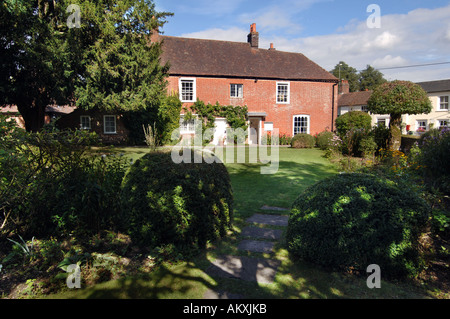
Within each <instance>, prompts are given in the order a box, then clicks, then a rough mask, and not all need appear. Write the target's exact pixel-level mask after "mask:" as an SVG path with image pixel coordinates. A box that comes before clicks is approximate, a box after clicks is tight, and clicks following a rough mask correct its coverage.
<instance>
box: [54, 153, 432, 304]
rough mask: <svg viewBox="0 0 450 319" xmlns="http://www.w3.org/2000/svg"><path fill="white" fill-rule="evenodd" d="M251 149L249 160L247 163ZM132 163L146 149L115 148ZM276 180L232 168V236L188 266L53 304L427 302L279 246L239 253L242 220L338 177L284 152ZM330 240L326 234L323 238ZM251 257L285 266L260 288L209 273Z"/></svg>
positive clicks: (321, 164)
mask: <svg viewBox="0 0 450 319" xmlns="http://www.w3.org/2000/svg"><path fill="white" fill-rule="evenodd" d="M248 150H249V149H248V148H246V151H247V153H246V158H247V159H248ZM100 151H101V150H100ZM114 152H121V153H123V154H124V155H125V156H127V157H129V158H130V159H133V160H136V159H138V158H139V157H140V156H142V155H144V154H145V153H146V152H147V150H146V149H145V148H117V149H114ZM279 152H280V153H279V161H280V162H279V169H278V172H277V173H276V174H272V175H262V174H260V173H261V167H262V166H263V164H261V163H254V164H249V163H228V164H226V166H227V168H228V171H229V173H230V177H231V181H232V186H233V191H234V197H235V222H234V232H231V233H230V235H229V236H228V237H227V238H226V239H225V240H223V241H220V242H217V243H213V244H211V245H210V246H209V248H208V250H207V251H206V252H204V253H202V254H201V255H200V256H196V257H195V258H192V259H191V260H189V261H181V262H178V263H174V264H167V263H165V264H163V265H161V267H159V269H158V270H156V271H153V272H151V273H148V274H144V275H138V276H131V277H127V278H123V279H118V280H114V281H109V282H106V283H101V284H98V285H95V286H93V287H88V288H84V289H80V290H72V291H69V292H67V293H64V294H58V295H53V296H51V298H83V299H84V298H159V299H170V298H178V299H185V298H186V299H201V298H202V296H203V294H204V293H205V291H206V290H207V289H213V290H222V291H227V292H230V293H238V294H241V295H244V296H245V297H246V298H280V299H289V298H292V299H309V298H321V299H322V298H327V299H328V298H388V299H389V298H424V297H429V296H428V295H427V294H426V293H425V291H424V290H423V289H419V288H417V287H415V286H413V285H411V284H409V283H389V282H385V281H382V288H381V289H369V288H368V287H367V285H366V278H361V277H357V276H353V275H350V274H348V275H343V274H338V273H332V272H328V271H325V270H323V269H320V268H318V267H316V266H314V265H311V264H307V263H304V262H300V261H295V260H292V259H291V258H290V256H289V254H288V252H287V250H286V248H285V246H284V242H283V240H281V241H280V242H279V243H278V244H277V245H276V246H275V252H274V253H273V254H271V255H268V254H256V253H249V252H242V251H238V250H237V248H236V247H237V244H238V242H239V240H240V238H239V233H240V231H241V229H242V227H243V225H244V220H245V219H246V218H247V217H250V216H251V215H253V214H254V213H257V212H261V211H260V208H261V207H262V206H263V205H268V206H279V207H286V208H289V207H290V206H291V204H292V202H293V201H294V200H295V199H296V197H297V196H298V195H299V194H300V193H301V192H302V191H303V190H304V189H305V188H307V187H308V186H310V185H312V184H314V183H316V182H317V181H319V180H321V179H323V178H326V177H328V176H331V175H333V174H336V173H337V169H336V167H335V166H333V165H332V164H331V163H330V162H329V161H328V160H327V159H325V158H324V157H323V156H322V155H323V152H322V151H320V150H318V149H291V148H280V151H279ZM324 236H326V234H324ZM223 254H232V255H249V256H264V257H270V258H275V259H278V260H280V261H281V266H280V268H279V270H278V272H277V276H276V278H275V282H274V283H272V284H265V285H263V284H257V283H253V282H245V281H241V280H234V279H223V278H212V277H210V276H208V275H207V274H206V273H205V270H206V269H207V268H208V266H209V265H210V261H211V260H213V259H214V258H216V257H217V256H219V255H223Z"/></svg>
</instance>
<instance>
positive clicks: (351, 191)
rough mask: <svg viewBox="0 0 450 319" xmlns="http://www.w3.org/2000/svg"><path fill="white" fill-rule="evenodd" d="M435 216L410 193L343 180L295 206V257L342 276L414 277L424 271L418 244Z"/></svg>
mask: <svg viewBox="0 0 450 319" xmlns="http://www.w3.org/2000/svg"><path fill="white" fill-rule="evenodd" d="M428 216H429V207H428V205H427V204H426V202H425V201H424V200H422V199H421V198H419V197H418V196H417V194H415V193H414V192H413V191H410V190H409V189H407V188H404V187H400V186H399V185H397V184H395V183H394V182H392V181H390V180H387V179H383V178H381V177H377V176H374V175H369V174H361V173H350V174H339V175H336V176H334V177H330V178H328V179H325V180H323V181H321V182H318V183H317V184H315V185H313V186H311V187H309V188H308V189H306V190H305V191H304V192H303V193H302V194H301V195H300V196H299V197H298V198H297V199H296V200H295V202H294V203H293V205H292V209H291V214H290V217H289V223H288V229H287V244H288V249H289V251H290V253H292V254H293V255H294V256H296V257H298V258H300V259H303V260H305V261H308V262H312V263H315V264H317V265H320V266H323V267H325V268H328V269H333V270H338V271H349V270H352V271H356V272H360V273H365V272H366V269H367V267H368V266H369V265H371V264H377V265H379V266H380V267H381V271H382V274H383V276H384V277H387V278H402V277H414V276H416V275H417V274H418V273H419V272H420V271H421V269H422V267H423V259H422V257H421V255H420V253H419V250H418V239H419V237H420V235H421V234H422V231H423V229H424V226H425V224H426V222H427V219H428Z"/></svg>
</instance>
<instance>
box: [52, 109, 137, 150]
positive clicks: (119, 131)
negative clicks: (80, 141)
mask: <svg viewBox="0 0 450 319" xmlns="http://www.w3.org/2000/svg"><path fill="white" fill-rule="evenodd" d="M122 119H123V115H122V114H116V113H109V112H102V111H98V110H83V109H79V108H77V109H76V110H75V111H73V112H72V113H70V114H68V115H66V116H63V117H61V118H60V119H59V120H58V126H59V127H62V128H72V129H80V130H88V131H92V132H95V133H97V135H98V137H99V141H100V142H102V143H104V144H126V143H127V142H128V134H129V131H128V129H127V128H126V126H125V124H124V121H123V120H122Z"/></svg>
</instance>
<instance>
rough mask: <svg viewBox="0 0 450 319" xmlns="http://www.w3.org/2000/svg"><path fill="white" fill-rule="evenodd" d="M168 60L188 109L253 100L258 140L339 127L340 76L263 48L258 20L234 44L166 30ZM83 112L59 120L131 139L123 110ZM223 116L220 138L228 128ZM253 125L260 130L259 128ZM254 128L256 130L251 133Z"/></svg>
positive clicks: (113, 139)
mask: <svg viewBox="0 0 450 319" xmlns="http://www.w3.org/2000/svg"><path fill="white" fill-rule="evenodd" d="M151 41H153V42H155V41H162V51H163V53H162V56H161V63H162V64H165V63H167V62H168V63H169V65H170V69H169V77H168V88H167V90H168V93H172V92H177V93H178V94H179V97H180V100H181V101H182V102H183V106H184V107H189V106H191V105H192V104H193V103H194V102H195V101H196V100H197V99H199V100H201V101H203V102H205V103H211V104H215V103H216V102H218V103H219V104H221V105H234V106H238V105H239V106H247V108H248V114H247V116H248V122H249V139H248V142H249V143H250V144H259V143H260V141H261V135H262V133H263V132H264V131H271V130H272V129H274V128H277V129H278V130H279V133H280V134H285V135H287V136H293V135H295V134H298V133H309V134H315V133H318V132H321V131H324V130H326V129H328V130H333V126H334V124H333V123H334V120H335V119H336V117H337V110H338V109H337V108H338V103H337V102H338V91H337V84H338V79H337V78H336V77H334V76H333V75H332V74H331V73H329V72H328V71H326V70H324V69H323V68H321V67H320V66H318V65H317V64H316V63H314V62H313V61H311V60H310V59H308V58H307V57H305V56H304V55H303V54H301V53H291V52H282V51H278V50H276V49H275V48H273V45H271V47H270V48H268V49H263V48H259V34H258V32H256V25H255V24H252V25H251V28H250V33H249V35H248V38H247V41H245V42H244V41H243V42H231V41H217V40H201V39H191V38H181V37H172V36H163V35H160V34H159V33H157V32H155V34H154V35H153V36H152V38H151ZM91 113H92V112H91V111H83V110H76V111H75V112H73V113H72V114H70V115H69V116H66V117H63V118H61V119H60V120H59V123H60V125H62V126H63V127H72V128H81V129H90V130H93V131H96V132H97V133H98V134H99V135H100V137H101V139H102V141H103V142H105V143H113V144H119V143H126V141H127V136H128V133H129V132H128V130H127V129H126V127H125V126H124V125H123V121H122V120H121V116H120V115H117V114H102V113H98V112H97V113H95V114H91ZM226 125H227V123H226V120H225V119H216V127H217V130H216V134H215V136H214V141H213V143H214V144H217V143H218V142H219V140H220V138H222V135H224V132H225V129H226ZM252 129H253V130H252ZM180 130H181V134H182V135H191V134H193V133H194V127H193V123H192V122H189V123H188V122H186V121H183V115H182V119H181V121H180ZM250 133H253V134H250Z"/></svg>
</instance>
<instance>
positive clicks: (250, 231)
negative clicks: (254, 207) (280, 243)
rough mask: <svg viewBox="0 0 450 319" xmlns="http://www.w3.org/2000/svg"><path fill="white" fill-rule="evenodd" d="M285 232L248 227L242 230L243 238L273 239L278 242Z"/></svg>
mask: <svg viewBox="0 0 450 319" xmlns="http://www.w3.org/2000/svg"><path fill="white" fill-rule="evenodd" d="M282 234H283V231H282V230H281V229H269V228H260V227H252V226H247V227H244V228H243V229H242V232H241V236H242V237H252V238H256V239H269V240H270V239H272V240H278V239H280V238H281V235H282Z"/></svg>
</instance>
